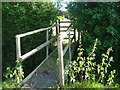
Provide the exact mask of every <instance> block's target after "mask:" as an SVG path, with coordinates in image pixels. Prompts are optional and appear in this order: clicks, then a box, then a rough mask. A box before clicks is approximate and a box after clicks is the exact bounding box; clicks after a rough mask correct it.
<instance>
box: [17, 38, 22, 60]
mask: <svg viewBox="0 0 120 90" xmlns="http://www.w3.org/2000/svg"><path fill="white" fill-rule="evenodd" d="M16 56H17V60H19V61H20V56H21V46H20V37H18V36H16Z"/></svg>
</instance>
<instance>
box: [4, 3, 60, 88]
mask: <svg viewBox="0 0 120 90" xmlns="http://www.w3.org/2000/svg"><path fill="white" fill-rule="evenodd" d="M2 14H3V15H2V33H3V34H2V51H3V54H2V60H3V63H2V64H3V68H2V72H3V81H4V83H3V87H15V85H17V84H18V83H19V82H20V81H21V79H22V77H23V74H22V73H21V72H24V75H25V77H26V76H27V75H28V74H29V73H30V72H31V71H32V70H34V69H35V68H36V67H37V66H38V65H39V64H40V62H42V61H43V60H44V58H45V56H46V54H45V48H43V49H42V50H41V51H40V52H38V53H37V54H35V55H33V56H31V57H30V58H28V59H27V60H26V61H24V62H23V63H22V64H20V65H18V63H15V62H16V53H15V52H16V49H15V47H16V46H15V41H16V40H15V35H17V34H21V33H25V32H28V31H33V30H35V29H40V28H43V27H48V26H51V25H53V24H55V21H56V20H57V15H58V9H57V8H56V7H55V5H54V4H53V3H52V2H3V3H2ZM45 34H46V33H45V32H41V33H38V34H34V35H31V36H27V37H24V38H21V43H22V44H21V45H22V55H23V54H25V53H27V52H28V51H30V50H32V49H34V48H36V47H37V46H39V45H40V44H42V43H43V42H45V41H46V39H45V38H44V36H45ZM21 66H23V67H21ZM22 68H23V71H20V70H18V69H22ZM6 79H7V80H6ZM9 79H10V80H9ZM6 83H7V84H8V85H7V84H6ZM6 85H7V86H6Z"/></svg>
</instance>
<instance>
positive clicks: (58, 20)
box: [58, 19, 60, 33]
mask: <svg viewBox="0 0 120 90" xmlns="http://www.w3.org/2000/svg"><path fill="white" fill-rule="evenodd" d="M58 24H59V26H58V27H59V33H60V19H58Z"/></svg>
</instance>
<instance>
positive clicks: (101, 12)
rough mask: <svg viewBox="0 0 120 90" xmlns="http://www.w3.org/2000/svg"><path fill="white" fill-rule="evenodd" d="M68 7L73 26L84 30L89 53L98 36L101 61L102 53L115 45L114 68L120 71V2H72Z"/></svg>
mask: <svg viewBox="0 0 120 90" xmlns="http://www.w3.org/2000/svg"><path fill="white" fill-rule="evenodd" d="M67 8H68V11H69V17H70V18H71V19H72V20H73V22H72V24H73V27H74V28H77V30H78V31H79V32H82V38H83V47H84V48H86V50H87V53H89V52H90V50H91V48H92V44H93V41H94V40H95V38H98V40H99V42H98V49H97V52H98V54H97V62H98V63H99V60H100V59H101V58H100V55H101V53H103V52H105V51H106V49H107V48H109V47H111V46H113V51H114V52H113V53H112V54H113V56H114V60H115V63H114V65H115V66H114V68H116V69H117V72H118V73H120V66H119V63H120V60H119V58H120V56H119V55H120V47H119V46H120V42H119V41H120V30H119V28H120V12H119V10H120V3H114V2H109V3H105V2H96V3H95V2H94V3H93V2H91V3H88V2H86V3H85V2H70V3H69V4H68V6H67ZM119 76H120V74H119Z"/></svg>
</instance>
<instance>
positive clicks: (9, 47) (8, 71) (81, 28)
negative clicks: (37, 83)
mask: <svg viewBox="0 0 120 90" xmlns="http://www.w3.org/2000/svg"><path fill="white" fill-rule="evenodd" d="M56 5H57V6H58V7H55V4H54V3H53V2H24V3H23V2H3V3H2V14H3V15H2V16H3V17H2V32H3V34H2V49H3V50H2V51H3V55H2V57H3V63H2V64H3V68H2V69H3V71H2V72H3V85H2V87H3V88H15V87H16V85H18V84H19V83H20V81H22V79H23V78H24V77H26V76H27V75H28V74H29V73H30V72H31V71H32V70H34V69H35V68H36V67H37V66H38V65H39V64H40V63H41V62H42V61H43V60H44V58H45V56H46V54H45V51H46V50H45V48H43V49H42V50H41V51H39V52H38V53H37V54H35V55H33V56H31V57H30V58H28V59H27V60H25V61H24V62H22V63H21V62H19V61H18V60H16V58H15V57H16V54H15V50H16V49H15V35H17V34H20V33H25V32H28V31H33V30H35V29H39V28H44V27H48V26H50V25H53V24H55V21H56V20H57V19H58V18H59V19H61V20H62V19H64V18H69V19H71V21H72V27H73V28H74V29H77V30H78V32H79V33H81V35H82V38H81V39H80V40H81V41H82V43H81V41H80V42H78V43H79V45H78V49H77V50H76V51H75V53H74V54H75V55H74V57H73V60H72V61H71V62H70V63H69V65H68V67H67V68H66V69H65V74H66V75H67V78H66V85H65V86H63V87H61V88H119V87H120V79H119V77H120V30H119V29H120V12H119V10H120V3H114V2H109V3H105V2H94V3H93V2H91V3H88V2H69V3H68V6H67V9H68V11H65V12H62V11H60V10H58V9H60V5H61V4H60V3H58V2H57V4H56ZM49 33H50V36H49V37H50V38H51V36H52V32H49ZM45 34H46V33H45V32H42V33H37V34H34V35H31V36H27V37H24V38H21V43H22V44H21V46H22V48H21V49H22V55H23V54H25V53H26V52H28V51H30V50H32V49H34V48H35V47H37V46H39V45H41V44H42V43H43V42H45V41H46V38H45ZM96 38H97V39H96ZM95 39H96V40H95ZM63 42H64V44H66V43H67V42H66V41H63ZM93 43H94V46H93ZM54 44H56V42H54ZM73 44H74V43H73ZM50 46H53V47H50V48H49V52H52V50H53V49H54V48H55V47H56V46H55V45H52V44H51V45H50ZM105 52H106V53H105ZM76 53H77V54H76ZM76 55H77V57H76ZM68 56H69V53H68V52H67V53H66V55H65V57H64V58H65V61H64V63H67V59H68ZM54 58H57V54H54V55H53V57H51V59H50V60H53V59H54ZM53 62H54V60H53ZM53 62H51V63H53ZM54 63H55V62H54ZM49 65H50V66H51V64H49ZM53 66H54V65H53ZM51 70H52V69H51Z"/></svg>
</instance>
